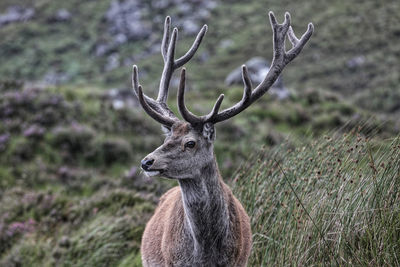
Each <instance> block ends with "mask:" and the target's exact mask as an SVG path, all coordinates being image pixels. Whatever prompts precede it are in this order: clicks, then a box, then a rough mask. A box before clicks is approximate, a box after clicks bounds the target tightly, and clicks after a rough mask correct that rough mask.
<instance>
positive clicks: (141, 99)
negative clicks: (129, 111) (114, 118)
mask: <svg viewBox="0 0 400 267" xmlns="http://www.w3.org/2000/svg"><path fill="white" fill-rule="evenodd" d="M138 98H139V102H140V104H141V106H142V107H143V109H144V110H145V111H146V113H147V114H149V115H150V117H152V118H153V119H155V120H156V121H158V122H159V123H161V124H163V125H165V126H168V127H171V126H172V125H173V124H174V123H175V120H174V119H172V118H169V117H167V116H163V115H161V114H160V113H159V112H157V111H155V110H154V109H153V108H152V107H150V106H149V104H148V103H147V102H146V100H145V99H144V95H143V89H142V86H141V85H139V86H138Z"/></svg>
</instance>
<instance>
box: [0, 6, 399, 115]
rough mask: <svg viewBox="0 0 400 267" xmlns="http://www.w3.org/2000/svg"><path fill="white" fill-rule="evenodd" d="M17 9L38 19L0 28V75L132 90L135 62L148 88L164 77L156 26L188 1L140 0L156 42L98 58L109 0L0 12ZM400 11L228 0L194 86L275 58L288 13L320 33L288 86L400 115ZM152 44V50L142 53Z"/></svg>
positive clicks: (213, 17) (197, 65)
mask: <svg viewBox="0 0 400 267" xmlns="http://www.w3.org/2000/svg"><path fill="white" fill-rule="evenodd" d="M176 2H179V1H176ZM18 3H22V4H24V5H25V6H32V7H34V8H35V15H34V17H33V18H32V19H31V20H29V22H26V23H14V24H10V25H6V26H3V27H1V28H0V34H1V35H2V36H4V37H5V38H3V39H2V41H1V42H0V53H1V58H2V64H1V66H0V77H3V78H4V77H7V78H11V79H22V80H24V81H26V80H33V81H35V80H42V79H45V78H46V77H47V76H48V75H49V73H50V74H59V75H61V76H62V77H64V78H65V80H62V79H61V82H68V83H71V82H73V83H75V82H80V83H90V84H100V85H103V86H104V85H114V86H127V87H128V86H129V75H130V71H131V69H130V67H131V65H132V64H133V63H135V64H138V65H139V66H141V68H142V69H143V70H144V71H143V72H142V76H143V77H142V81H143V83H144V84H145V85H146V88H149V89H148V90H151V89H150V88H155V85H156V84H155V81H156V80H157V79H155V78H158V77H159V75H160V72H161V67H160V64H161V57H160V55H159V52H158V50H157V49H158V47H157V44H158V43H159V42H160V40H161V28H162V22H160V21H156V20H161V21H162V17H163V16H164V15H166V14H170V15H171V16H172V18H173V21H174V16H175V22H176V21H178V20H179V18H180V17H182V12H180V11H179V10H180V9H179V7H180V6H181V5H182V4H170V5H169V6H167V7H165V8H157V3H158V1H156V0H153V1H151V0H146V1H142V2H141V3H142V6H144V10H145V12H143V14H141V16H142V17H143V23H150V24H151V25H152V26H151V30H152V33H151V35H150V36H149V37H147V38H144V39H139V40H132V41H128V42H125V43H122V44H121V45H118V46H115V47H114V48H113V49H110V50H109V51H108V52H106V53H104V54H101V55H97V54H96V49H97V48H98V47H99V45H101V44H107V43H109V42H111V40H112V35H111V33H110V31H109V30H108V27H109V23H108V22H107V19H106V18H105V17H106V13H107V10H108V9H109V8H110V1H109V0H100V1H76V0H74V1H64V2H59V1H57V2H56V1H49V0H40V1H28V0H19V1H18V2H15V1H9V0H5V1H2V3H1V6H0V7H1V8H0V10H6V7H8V6H10V5H11V4H12V5H15V4H18ZM171 3H172V2H171ZM399 5H400V4H399V2H398V1H395V0H384V1H372V0H371V1H359V2H352V1H350V2H349V1H342V0H335V1H329V2H321V1H317V0H309V1H298V2H293V1H277V0H273V1H268V2H264V1H256V0H253V1H246V3H243V2H240V1H230V2H229V3H226V4H224V3H222V2H221V3H219V4H218V5H217V7H216V8H214V9H212V10H211V11H210V15H209V16H208V18H207V19H204V22H207V23H208V24H209V32H208V34H207V36H206V39H205V42H204V44H203V47H202V48H201V49H200V51H199V53H198V54H199V55H202V58H203V59H202V60H201V61H200V60H199V59H198V58H197V60H194V61H193V62H191V63H190V64H189V75H190V77H191V81H192V82H193V84H194V85H193V86H194V88H198V89H201V90H216V89H220V88H221V89H226V88H225V86H224V85H223V81H224V78H225V76H226V75H227V74H228V73H229V71H231V70H232V69H233V68H235V67H236V66H239V65H241V64H242V63H243V62H245V61H246V60H248V59H249V58H250V57H252V56H263V57H266V58H268V59H270V58H271V54H272V47H271V45H272V43H271V37H270V36H271V29H270V26H269V25H268V19H267V15H266V12H267V11H268V10H273V11H274V12H275V13H276V14H277V16H278V18H280V19H281V20H282V18H283V13H284V11H289V12H291V13H292V18H293V25H294V29H295V31H296V32H297V33H298V34H301V33H302V32H304V31H305V28H306V25H307V23H308V22H309V21H312V22H313V23H314V25H315V29H316V31H315V34H314V36H313V38H312V41H311V42H310V44H309V45H308V47H307V48H306V49H304V52H303V53H302V54H301V56H300V58H301V59H297V60H296V61H295V62H294V63H292V64H291V66H288V68H287V70H286V71H285V73H284V79H285V81H286V83H287V85H288V86H289V87H290V88H294V89H296V90H301V89H305V88H315V89H318V90H330V91H335V92H340V93H341V94H344V95H346V96H351V97H352V98H353V100H354V101H356V103H357V104H359V105H361V106H363V107H364V108H367V109H373V110H375V111H380V112H382V111H385V112H389V113H392V112H396V111H398V110H399V105H398V103H397V102H398V100H399V98H400V96H399V93H398V92H399V90H398V89H399V80H400V77H399V73H400V72H399V71H398V62H399V61H400V44H399V43H398V42H396V41H395V40H397V39H398V37H399V34H400V23H399V21H400V17H399V16H400V15H399V12H397V11H398V10H399V9H400V6H399ZM62 9H65V10H67V11H69V12H70V14H71V18H70V19H69V20H67V21H55V19H54V17H55V16H56V14H57V12H58V11H59V10H62ZM200 11H205V10H198V12H200ZM181 38H183V40H180V44H179V49H178V52H180V53H182V52H183V51H184V50H185V49H186V47H187V46H188V45H189V42H190V40H191V39H192V38H193V37H192V36H190V34H183V35H181ZM227 40H228V42H225V43H229V45H222V44H223V43H224V41H227ZM150 47H151V48H152V49H153V48H154V51H152V52H148V53H147V54H143V53H144V52H146V51H148V50H149V48H150ZM112 57H115V60H116V61H117V63H116V66H115V68H113V69H112V70H107V64H108V63H107V62H109V61H110V60H112ZM33 66H34V67H33ZM49 71H50V72H49ZM46 74H47V76H46ZM371 103H372V104H371Z"/></svg>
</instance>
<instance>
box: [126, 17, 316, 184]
mask: <svg viewBox="0 0 400 267" xmlns="http://www.w3.org/2000/svg"><path fill="white" fill-rule="evenodd" d="M269 17H270V23H271V26H272V30H273V42H274V55H273V60H272V64H271V66H270V69H269V72H268V74H267V75H266V77H265V78H264V80H263V81H262V82H261V83H260V84H259V85H258V86H257V87H256V88H255V89H254V90H252V84H251V81H250V78H249V75H248V73H247V68H246V66H245V65H243V66H242V78H243V83H244V91H243V97H242V100H241V101H239V102H238V103H237V104H235V105H233V106H232V107H230V108H227V109H224V110H222V111H219V109H220V107H221V103H222V100H223V99H224V95H223V94H222V95H220V96H219V98H218V99H217V101H216V103H215V105H214V107H213V109H212V110H211V112H210V113H209V114H208V115H204V116H196V115H194V114H193V113H191V112H190V111H189V110H188V109H187V108H186V105H185V101H184V94H185V80H186V70H185V69H184V68H183V69H182V71H181V80H180V84H179V89H178V109H179V113H180V114H181V115H182V117H183V119H184V120H180V119H179V118H178V117H177V116H176V115H175V114H174V113H173V112H172V111H171V110H170V109H169V108H168V106H167V104H166V102H167V98H168V87H169V83H170V80H171V76H172V74H173V72H174V71H175V70H176V69H178V68H180V67H182V66H183V65H184V64H185V63H187V62H188V61H189V60H190V59H191V58H192V57H193V56H194V54H195V53H196V51H197V49H198V47H199V45H200V43H201V41H202V39H203V37H204V35H205V33H206V31H207V26H206V25H204V26H203V28H202V29H201V30H200V32H199V33H198V35H197V37H196V40H195V41H194V43H193V45H192V47H191V48H190V49H189V51H188V52H187V53H186V54H185V55H183V56H182V57H180V58H179V59H176V60H175V45H176V40H177V36H178V30H177V29H176V28H174V30H173V31H172V36H171V34H170V32H171V31H170V28H171V19H170V17H167V18H166V19H165V24H164V35H163V39H162V43H161V54H162V56H163V59H164V69H163V74H162V76H161V81H160V88H159V93H158V97H157V99H156V100H154V99H152V98H150V97H148V96H146V95H144V94H143V90H142V87H141V85H139V80H138V69H137V67H136V66H133V75H132V86H133V89H134V91H135V93H136V95H137V97H138V99H139V102H140V104H141V106H142V107H143V109H144V110H145V111H146V113H147V114H148V115H150V116H151V117H152V118H153V119H155V120H156V121H158V122H159V123H161V125H162V126H163V129H165V131H166V133H167V137H166V139H165V141H164V143H163V144H162V145H161V146H160V147H159V148H157V149H156V150H155V151H153V152H152V153H150V154H149V155H147V156H146V157H145V158H144V159H143V160H142V162H141V163H142V169H143V170H144V171H145V172H146V174H147V175H149V176H154V175H160V176H163V177H167V178H172V179H185V178H190V177H194V176H197V175H196V174H199V172H201V171H202V169H203V167H204V166H206V165H207V164H209V162H210V161H213V160H214V155H213V142H214V140H215V124H216V123H218V122H221V121H224V120H227V119H229V118H231V117H233V116H235V115H237V114H238V113H240V112H241V111H243V110H244V109H246V108H247V107H249V106H250V105H251V104H252V103H253V102H255V101H256V100H257V99H258V98H260V97H261V96H262V95H264V94H265V93H266V92H267V91H268V89H269V88H270V87H271V86H272V85H273V84H274V82H275V81H276V79H277V78H278V76H279V75H280V73H281V72H282V70H283V69H284V67H285V66H286V65H287V64H288V63H289V62H291V61H292V60H293V59H294V58H295V57H296V56H297V55H298V54H299V53H300V52H301V50H302V49H303V47H304V45H305V44H306V43H307V41H308V40H309V39H310V37H311V35H312V33H313V25H312V24H311V23H310V24H309V25H308V29H307V31H306V33H304V34H303V36H302V37H301V38H300V39H298V38H297V37H296V36H295V34H294V32H293V30H292V27H291V26H290V15H289V13H286V14H285V21H284V22H283V23H282V24H279V23H277V21H276V19H275V16H274V14H273V13H272V12H270V13H269ZM286 36H287V37H288V39H289V41H290V42H291V43H292V48H291V49H290V50H289V51H286V50H285V39H286Z"/></svg>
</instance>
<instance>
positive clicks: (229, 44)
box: [219, 39, 235, 49]
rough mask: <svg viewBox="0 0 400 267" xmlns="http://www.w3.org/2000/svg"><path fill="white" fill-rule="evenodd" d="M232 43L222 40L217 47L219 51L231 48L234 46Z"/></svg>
mask: <svg viewBox="0 0 400 267" xmlns="http://www.w3.org/2000/svg"><path fill="white" fill-rule="evenodd" d="M234 43H235V42H234V41H233V40H231V39H224V40H222V41H221V42H220V43H219V47H220V48H221V49H227V48H229V47H231V46H232V45H234Z"/></svg>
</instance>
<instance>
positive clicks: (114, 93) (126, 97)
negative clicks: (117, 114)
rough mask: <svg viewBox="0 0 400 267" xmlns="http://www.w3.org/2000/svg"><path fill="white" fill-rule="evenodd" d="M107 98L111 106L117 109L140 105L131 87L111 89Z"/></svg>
mask: <svg viewBox="0 0 400 267" xmlns="http://www.w3.org/2000/svg"><path fill="white" fill-rule="evenodd" d="M104 97H105V99H106V100H108V101H110V102H111V106H112V108H113V109H115V110H119V109H123V108H125V107H133V106H137V105H138V100H137V98H136V96H135V95H134V94H133V91H132V89H131V88H122V89H117V88H113V89H110V90H109V91H108V92H107V93H106V94H105V95H104Z"/></svg>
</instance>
